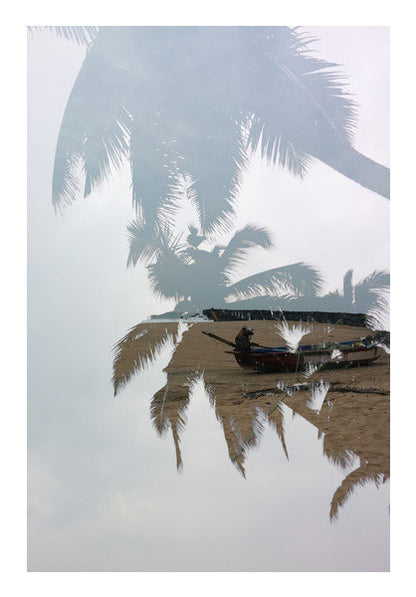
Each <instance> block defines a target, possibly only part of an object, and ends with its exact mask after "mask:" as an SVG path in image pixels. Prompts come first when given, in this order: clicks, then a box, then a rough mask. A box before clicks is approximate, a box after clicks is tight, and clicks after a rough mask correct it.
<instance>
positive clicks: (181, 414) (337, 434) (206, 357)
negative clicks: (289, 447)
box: [114, 321, 390, 517]
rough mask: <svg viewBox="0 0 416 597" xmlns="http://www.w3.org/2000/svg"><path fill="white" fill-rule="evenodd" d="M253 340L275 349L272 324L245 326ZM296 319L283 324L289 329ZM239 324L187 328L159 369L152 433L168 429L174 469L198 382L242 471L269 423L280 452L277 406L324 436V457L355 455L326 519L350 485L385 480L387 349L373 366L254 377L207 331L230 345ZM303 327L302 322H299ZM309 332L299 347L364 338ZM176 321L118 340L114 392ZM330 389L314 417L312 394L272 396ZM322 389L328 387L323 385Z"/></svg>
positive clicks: (343, 461)
mask: <svg viewBox="0 0 416 597" xmlns="http://www.w3.org/2000/svg"><path fill="white" fill-rule="evenodd" d="M249 323H250V327H251V328H252V329H253V330H254V332H255V334H254V337H253V341H255V342H258V343H259V344H264V345H268V346H279V345H280V346H282V345H284V341H283V340H282V339H281V338H279V336H278V334H277V330H276V327H275V322H272V321H250V322H249ZM292 324H293V325H299V322H289V325H292ZM242 325H243V323H242V322H239V321H233V322H213V323H203V322H201V323H194V324H193V325H192V326H191V327H190V328H189V329H187V330H186V331H185V332H184V333H183V337H182V340H181V342H180V343H179V344H178V345H177V346H176V349H175V351H174V352H173V355H172V358H171V360H170V362H169V364H168V366H167V367H166V368H165V372H166V374H167V383H166V385H165V386H164V387H163V388H161V389H160V390H159V391H158V392H156V394H155V395H154V397H153V399H152V403H151V416H152V420H153V423H154V425H155V427H156V429H158V431H159V432H163V431H164V430H166V429H168V428H169V426H170V427H171V430H172V435H173V440H174V443H175V448H176V457H177V466H178V468H181V464H182V460H181V453H180V434H181V432H182V431H183V429H184V426H185V425H186V409H187V406H188V404H189V388H190V386H191V385H192V383H193V380H195V379H197V378H200V377H202V379H203V382H204V385H205V388H206V390H207V392H208V395H209V398H210V401H211V403H212V405H213V408H214V409H215V413H216V416H217V419H218V420H219V421H220V423H221V425H222V427H223V430H224V437H225V441H226V442H227V446H228V453H229V457H230V459H231V460H232V462H233V464H234V465H235V466H236V467H237V468H238V469H239V470H240V472H241V473H242V474H244V472H245V471H244V461H245V458H246V457H247V453H248V451H249V450H250V448H251V447H252V446H254V445H257V444H258V443H259V442H260V439H261V433H262V428H263V427H264V425H265V424H270V425H272V427H273V429H274V430H275V431H276V433H277V434H278V436H279V437H280V440H281V442H282V445H283V449H284V450H285V449H286V448H285V440H284V416H283V415H284V408H285V407H284V406H283V405H285V406H286V407H288V408H289V409H291V411H292V412H293V413H294V414H295V415H297V416H301V417H304V418H305V419H306V420H307V421H309V422H310V423H311V424H312V425H314V426H315V427H316V429H317V435H318V436H322V435H323V436H324V453H325V455H326V456H327V458H329V459H330V460H331V461H333V462H334V463H335V464H338V465H340V466H341V467H345V468H346V467H347V466H348V465H349V464H350V463H351V461H352V459H353V458H354V457H355V456H358V457H359V460H360V466H359V467H358V468H356V469H354V470H353V471H352V472H350V473H349V474H348V475H346V478H345V480H344V483H343V485H342V486H341V487H340V488H339V490H338V495H335V496H334V498H333V502H332V504H331V517H333V516H336V515H337V513H338V509H339V507H340V506H341V505H342V503H343V501H344V500H345V499H347V497H348V495H349V494H350V493H351V492H352V490H353V488H354V486H356V485H362V484H364V483H366V482H367V481H370V480H371V481H373V482H375V483H376V484H377V483H380V482H384V481H385V480H386V479H387V478H389V474H390V467H389V445H390V439H389V426H390V419H389V400H390V396H389V373H390V366H389V365H390V357H389V355H388V354H387V353H386V352H384V351H383V352H382V356H381V357H380V358H379V359H378V360H377V361H376V362H375V363H373V364H372V365H369V366H361V367H351V368H343V369H332V370H318V371H316V372H315V373H313V374H312V375H309V376H306V375H305V374H303V373H302V372H298V373H297V374H294V373H258V372H255V371H251V370H246V369H242V368H241V367H239V366H238V364H237V363H236V361H235V359H234V356H233V355H232V354H230V352H229V351H231V350H232V349H231V347H230V348H229V349H228V347H227V346H226V345H224V344H222V343H220V342H219V341H216V340H213V339H211V338H209V337H207V336H205V335H204V334H202V331H209V332H211V333H214V334H216V335H218V336H221V337H222V338H225V339H228V340H230V341H233V340H234V338H235V336H236V334H237V333H238V331H239V330H240V329H241V327H242ZM303 325H304V326H306V324H303ZM308 325H309V327H310V332H309V333H308V334H307V335H305V336H304V337H303V338H302V341H301V343H308V344H309V343H313V344H314V343H319V342H322V341H324V340H330V341H334V342H336V341H348V340H353V339H355V338H359V337H362V336H365V335H367V334H368V332H369V330H368V329H367V328H361V327H350V326H343V325H330V326H328V325H327V324H316V323H315V324H313V326H312V324H308ZM177 334H178V324H177V323H174V322H172V323H149V324H147V323H142V324H139V325H138V326H136V327H135V328H133V330H131V331H130V332H129V334H127V335H126V337H125V338H124V339H123V340H122V341H120V343H119V352H118V356H116V359H115V369H114V381H115V383H116V384H118V386H117V387H120V386H121V385H122V384H123V383H126V382H127V381H128V379H129V378H130V377H131V375H133V374H134V373H135V372H137V371H138V370H140V369H141V367H143V366H146V363H148V362H149V360H153V359H154V358H156V356H157V354H158V350H159V348H160V347H161V346H163V344H164V342H166V340H167V339H169V338H171V339H172V340H174V341H175V342H176V340H177ZM279 382H280V383H282V382H283V383H284V384H285V385H286V386H290V385H292V384H293V383H295V382H297V383H305V382H307V383H313V382H315V383H321V385H322V384H330V385H329V391H328V392H327V394H326V397H325V400H324V402H323V404H322V408H321V410H320V412H316V411H315V410H313V409H311V408H310V407H308V406H307V403H308V400H309V398H310V397H311V391H308V390H306V391H297V392H294V393H293V394H292V395H287V393H282V392H279V391H278V389H277V384H278V383H279ZM325 388H328V385H325Z"/></svg>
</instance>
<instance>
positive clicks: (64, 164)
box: [52, 32, 131, 209]
mask: <svg viewBox="0 0 416 597" xmlns="http://www.w3.org/2000/svg"><path fill="white" fill-rule="evenodd" d="M107 37H108V33H107V32H104V33H102V32H101V33H100V35H99V36H98V38H97V40H96V42H95V44H94V46H93V48H92V49H91V51H90V52H88V53H87V56H86V58H85V60H84V63H83V66H82V68H81V70H80V73H79V75H78V78H77V80H76V82H75V84H74V87H73V89H72V91H71V95H70V97H69V100H68V103H67V106H66V109H65V113H64V117H63V119H62V124H61V128H60V131H59V136H58V143H57V148H56V154H55V165H54V174H53V197H52V200H53V204H54V206H55V207H56V208H58V209H59V208H60V207H61V206H64V205H67V204H69V203H72V201H74V200H75V199H76V198H77V197H78V193H79V187H80V183H79V178H80V172H79V166H80V165H82V167H83V171H84V173H85V177H86V181H85V189H84V196H86V195H88V194H89V193H90V192H91V191H92V189H93V188H94V187H95V186H96V185H98V184H100V183H101V182H103V180H106V179H107V178H108V177H109V176H110V175H111V174H113V173H114V172H115V171H117V170H118V169H119V168H120V166H121V164H122V163H123V160H124V158H125V157H126V156H127V155H128V152H129V134H130V129H131V116H130V114H129V113H128V112H127V111H126V109H125V108H124V106H125V104H126V103H127V97H128V95H129V93H130V82H129V77H128V75H127V74H126V73H125V72H124V70H123V68H122V65H120V64H115V63H114V60H113V61H111V60H110V58H109V56H108V49H107Z"/></svg>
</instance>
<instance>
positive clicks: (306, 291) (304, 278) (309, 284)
mask: <svg viewBox="0 0 416 597" xmlns="http://www.w3.org/2000/svg"><path fill="white" fill-rule="evenodd" d="M322 286H323V279H322V276H321V274H320V273H319V272H318V271H317V270H316V269H315V268H313V267H312V266H310V265H307V264H305V263H303V262H300V263H293V264H292V265H286V266H284V267H277V268H273V269H270V270H267V271H264V272H260V273H258V274H254V275H253V276H248V277H247V278H244V279H243V280H240V281H239V282H236V283H234V284H231V285H230V286H228V288H227V290H228V297H230V298H231V297H233V298H236V299H241V298H250V297H255V296H261V295H262V294H264V293H265V292H268V293H271V294H276V293H278V292H279V293H284V292H290V293H291V294H292V295H295V296H296V295H297V296H302V295H316V294H318V293H319V292H321V290H322Z"/></svg>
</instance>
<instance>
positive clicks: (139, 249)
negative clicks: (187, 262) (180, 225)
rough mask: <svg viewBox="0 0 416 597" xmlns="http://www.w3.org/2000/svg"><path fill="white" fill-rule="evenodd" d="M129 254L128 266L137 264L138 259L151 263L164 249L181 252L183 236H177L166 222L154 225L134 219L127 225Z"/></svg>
mask: <svg viewBox="0 0 416 597" xmlns="http://www.w3.org/2000/svg"><path fill="white" fill-rule="evenodd" d="M127 238H128V242H129V256H128V259H127V267H129V266H132V265H137V263H138V261H144V262H145V263H149V262H150V261H152V259H154V258H155V257H156V256H157V255H158V254H159V253H160V252H162V251H163V250H166V249H167V250H172V251H173V252H178V253H179V252H180V250H181V246H182V245H181V236H175V235H174V234H173V233H172V231H171V229H170V227H169V225H168V224H167V223H166V222H156V223H154V224H153V226H152V225H149V224H145V223H143V222H142V221H139V220H133V221H132V222H130V224H129V225H128V227H127Z"/></svg>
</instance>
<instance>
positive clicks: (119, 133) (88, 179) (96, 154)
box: [82, 111, 130, 197]
mask: <svg viewBox="0 0 416 597" xmlns="http://www.w3.org/2000/svg"><path fill="white" fill-rule="evenodd" d="M100 124H102V123H100ZM129 124H130V123H129V122H128V117H127V116H126V114H125V113H124V112H123V111H120V113H119V114H118V115H117V116H114V117H113V118H112V119H111V120H110V119H108V120H107V122H106V123H105V126H104V128H100V127H95V128H94V129H93V130H90V131H89V133H88V137H87V138H86V140H85V142H84V147H83V152H82V158H83V163H84V171H85V187H84V197H87V196H88V195H89V194H90V193H91V192H92V190H93V189H95V188H96V187H97V186H99V185H100V184H101V183H102V182H104V181H105V180H108V179H109V178H110V177H111V175H112V174H113V173H114V172H116V171H117V170H119V169H120V168H121V166H122V164H123V163H124V161H125V159H126V158H127V156H128V154H129V149H130V147H129V142H128V139H129V129H128V126H129Z"/></svg>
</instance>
